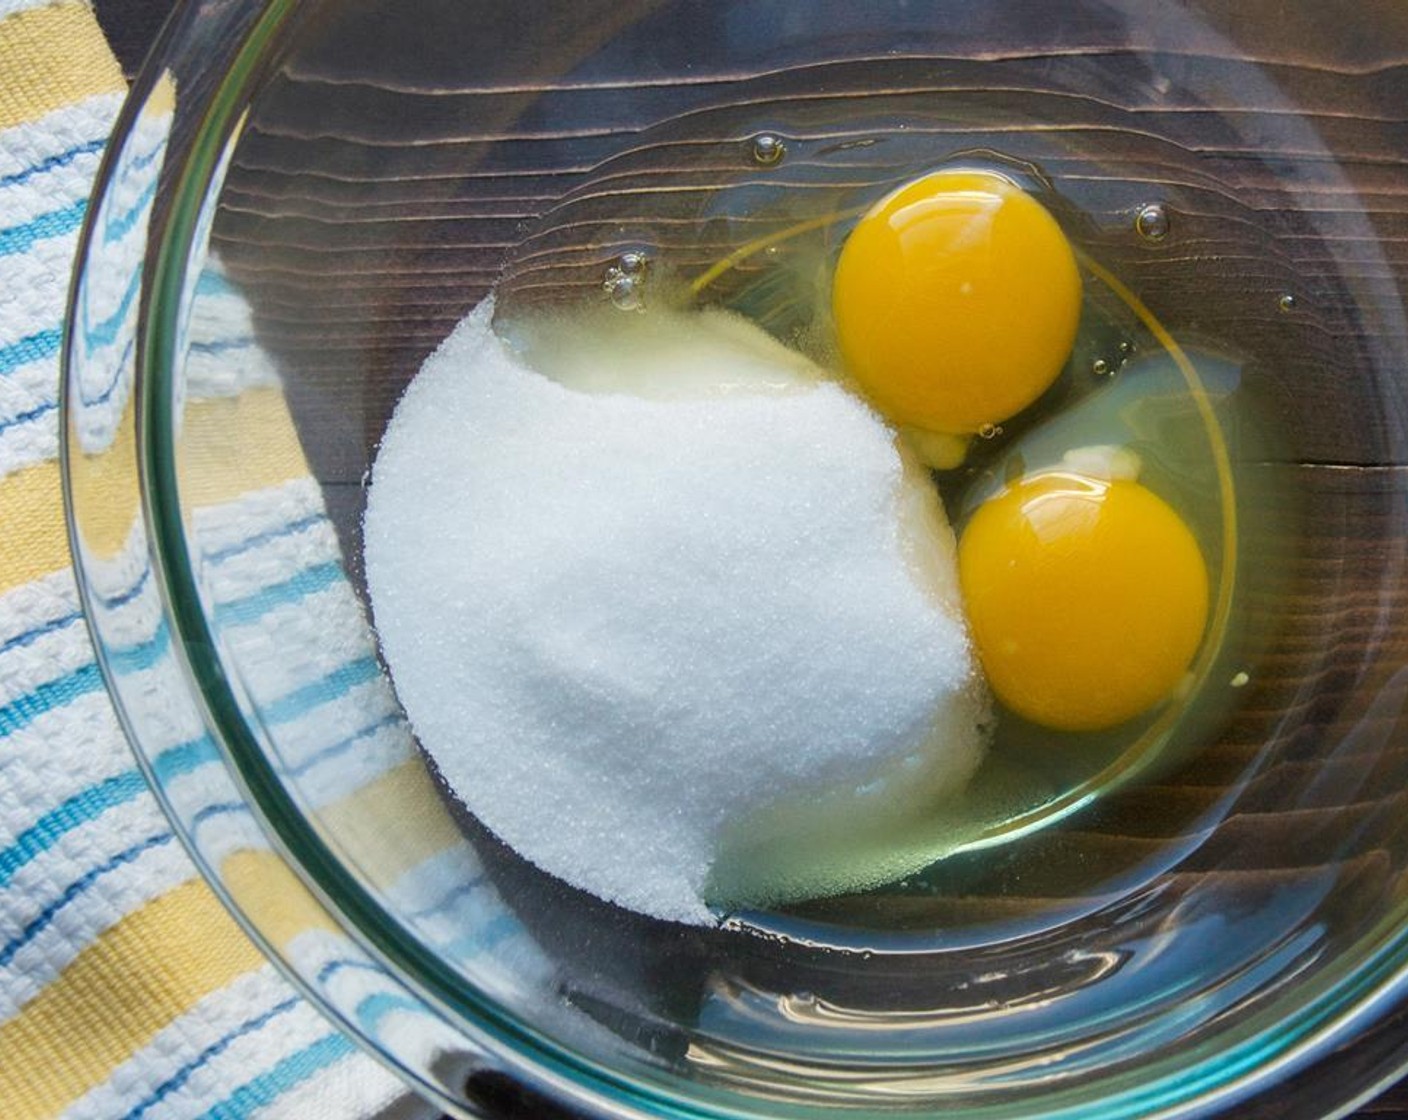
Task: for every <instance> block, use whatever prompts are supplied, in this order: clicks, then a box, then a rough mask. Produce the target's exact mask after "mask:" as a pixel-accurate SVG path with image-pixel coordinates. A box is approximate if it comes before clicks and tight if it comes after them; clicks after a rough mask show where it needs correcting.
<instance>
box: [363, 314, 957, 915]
mask: <svg viewBox="0 0 1408 1120" xmlns="http://www.w3.org/2000/svg"><path fill="white" fill-rule="evenodd" d="M491 315H492V306H491V304H489V303H487V302H486V303H485V304H483V305H481V306H480V307H479V308H478V309H476V310H475V311H474V312H473V313H472V314H471V315H470V316H469V317H468V318H467V319H466V320H465V321H464V322H463V323H461V324H460V325H459V327H457V328H456V330H455V331H454V333H453V334H452V335H451V336H450V338H449V339H448V340H446V342H445V343H444V345H443V346H441V348H440V349H439V350H438V351H437V352H436V353H435V354H434V355H433V356H432V357H431V358H430V359H429V360H428V361H427V362H426V364H425V366H424V368H423V369H422V371H421V372H420V374H419V376H418V377H417V378H416V379H415V381H414V382H413V383H412V385H411V386H410V388H409V389H408V390H407V392H406V394H405V397H404V398H403V399H402V401H401V402H400V404H399V405H398V407H397V409H396V413H395V416H394V418H393V420H392V422H391V424H390V427H389V428H388V429H387V432H386V435H385V439H384V440H383V443H382V446H381V449H380V452H379V454H378V457H377V460H376V465H375V469H374V473H373V478H372V486H371V491H370V494H369V496H368V503H367V512H366V519H365V531H366V534H365V535H366V571H367V581H368V585H369V588H370V592H371V599H372V606H373V611H374V614H375V621H376V625H377V629H378V632H379V634H380V637H381V641H382V643H383V649H384V652H385V656H386V658H387V661H388V663H389V665H390V667H391V671H392V675H393V678H394V680H395V684H396V688H397V691H398V693H399V695H400V698H401V701H402V702H403V704H404V705H405V708H406V711H407V713H408V715H409V717H410V719H411V722H412V724H413V726H414V728H415V731H416V733H417V735H418V736H419V738H420V741H421V743H422V744H423V746H424V747H425V749H426V750H427V751H428V752H429V754H430V755H431V756H432V757H433V758H434V759H435V761H436V764H437V765H438V767H439V769H440V771H441V773H442V774H443V776H444V778H445V779H446V781H447V782H448V783H449V785H450V786H451V788H452V789H453V790H454V792H455V795H456V796H457V797H459V798H460V799H461V800H462V801H463V802H464V804H465V806H466V807H467V808H468V809H469V811H470V812H472V813H473V814H474V815H475V816H476V817H477V818H478V819H479V820H480V821H481V822H483V824H485V825H486V826H487V827H488V828H490V829H491V830H492V831H493V832H495V833H496V834H497V835H498V836H499V837H500V838H501V839H502V840H503V841H504V842H505V843H507V844H508V845H509V846H510V847H512V848H513V849H514V850H515V851H517V852H518V853H519V854H520V855H522V856H523V857H525V858H526V859H528V860H530V861H532V862H533V863H535V864H536V865H538V866H539V867H541V868H542V869H543V870H545V871H547V872H549V873H551V874H553V875H555V876H558V877H559V878H561V879H564V880H566V881H567V882H569V883H571V884H573V885H575V886H577V887H580V888H582V889H584V890H587V891H590V892H591V893H592V894H595V895H597V896H599V897H601V898H603V899H608V900H610V901H613V902H616V903H619V904H620V905H622V906H626V907H629V908H630V909H632V910H636V911H639V912H641V913H645V914H650V915H655V916H657V917H660V918H666V919H674V920H679V921H685V922H693V923H701V924H702V923H712V922H714V921H715V920H716V917H715V915H714V913H713V912H711V910H710V909H709V907H708V905H706V899H707V901H709V902H723V903H750V902H751V903H768V902H775V901H778V900H781V899H786V898H790V897H798V896H801V895H804V894H807V893H811V894H825V893H828V892H834V891H837V890H845V889H853V888H855V887H858V886H870V885H875V884H876V883H878V882H880V881H883V880H884V879H886V878H889V877H891V876H892V875H893V874H895V873H898V874H903V873H905V872H907V871H909V870H914V868H912V867H899V868H896V867H894V866H885V860H884V859H883V858H878V859H877V858H872V857H871V856H867V857H866V858H864V859H846V858H837V857H838V855H839V856H844V849H845V844H846V842H847V841H846V834H847V833H848V832H849V833H851V834H852V835H853V836H854V838H855V843H856V844H859V845H860V846H862V847H865V846H866V845H869V847H870V849H871V851H872V852H878V851H880V850H881V849H882V848H883V847H884V843H883V839H884V836H885V835H886V834H887V830H896V829H901V828H904V827H907V826H908V825H909V824H912V822H913V820H914V818H915V816H916V814H920V813H923V812H932V811H933V807H934V806H935V805H936V804H938V803H939V802H940V801H941V799H942V797H943V796H944V795H946V794H951V793H952V792H953V791H954V790H957V789H960V788H961V787H962V785H963V784H964V783H965V782H966V781H967V779H968V777H969V776H970V774H971V773H972V771H973V769H974V768H975V767H976V765H977V763H978V761H979V759H980V757H981V752H982V740H981V735H980V732H979V728H978V725H979V723H980V722H981V721H982V719H983V716H984V708H983V703H982V699H981V695H980V693H981V690H980V689H979V688H976V687H975V685H974V668H973V663H972V659H971V657H970V654H969V649H968V645H967V641H966V637H965V631H964V626H963V622H962V618H961V613H960V611H959V607H958V598H957V591H956V578H955V576H954V555H953V554H954V543H953V536H952V532H951V531H950V529H949V527H948V525H947V522H946V521H945V520H944V515H943V513H942V510H941V508H940V507H939V505H938V501H937V498H936V495H935V493H934V490H933V486H932V484H931V483H930V482H929V480H928V478H927V476H925V475H924V474H923V473H922V472H919V471H916V470H913V469H911V468H909V467H907V466H906V464H905V462H904V461H903V460H902V458H901V455H900V453H899V452H898V451H897V450H896V446H895V442H894V438H893V434H892V433H891V431H890V430H889V429H888V428H887V427H886V426H885V425H884V424H883V423H882V422H881V421H880V420H879V419H878V418H877V417H876V416H875V415H874V414H873V413H872V412H871V411H870V410H869V409H868V408H867V407H866V406H865V405H864V404H863V403H861V402H860V401H859V400H858V399H856V398H855V397H854V396H852V395H851V394H849V393H848V392H846V391H845V390H844V389H842V388H841V387H839V386H837V385H835V384H831V383H828V382H825V381H822V380H820V375H819V373H817V371H815V370H814V369H813V368H812V367H810V365H809V363H807V362H806V360H805V359H802V358H800V357H799V356H798V355H796V354H794V353H792V352H790V351H788V350H786V349H785V348H783V347H782V346H781V345H779V344H778V343H776V342H774V341H773V340H772V339H771V338H769V337H768V336H767V335H765V334H764V333H763V332H762V331H760V330H758V329H757V328H755V327H752V326H751V325H749V324H747V323H746V322H744V321H742V320H739V319H736V318H733V317H731V316H726V315H723V314H721V313H696V314H691V315H684V314H661V313H654V312H652V313H651V316H638V315H622V314H617V315H615V317H614V318H613V319H612V320H611V321H610V322H609V323H607V324H606V325H604V326H603V325H600V324H598V325H597V326H593V325H592V322H593V321H591V320H583V322H582V323H581V324H579V325H577V326H575V327H572V326H569V327H566V328H561V327H559V328H553V329H550V330H544V331H543V332H541V333H540V335H538V336H536V342H534V336H533V335H532V332H531V331H530V332H529V334H528V336H527V337H528V339H529V341H530V342H532V343H533V344H532V345H530V346H529V347H528V349H527V352H529V353H531V354H533V356H534V358H533V360H534V364H535V365H536V366H538V367H539V368H543V369H548V370H557V371H558V372H559V376H560V377H561V378H562V381H561V382H559V381H554V380H550V379H548V378H547V377H545V376H542V375H541V374H539V373H536V372H533V371H532V370H530V369H528V368H527V367H526V366H525V365H524V364H523V363H522V361H521V360H520V359H519V358H518V357H517V356H516V354H515V353H514V352H511V351H510V350H509V349H508V348H506V346H505V345H504V344H503V343H502V342H501V341H500V340H499V339H498V338H497V337H496V336H495V335H494V334H493V333H492V331H491V330H490V319H491ZM574 339H575V342H574ZM613 355H616V356H618V358H619V359H620V360H619V362H617V363H616V366H613V361H612V358H613ZM596 367H599V368H596ZM616 367H619V368H616ZM672 375H674V376H672ZM642 379H648V381H649V384H650V386H651V387H650V389H649V390H648V391H645V390H644V389H641V386H642V385H643V381H642ZM569 385H570V386H572V387H568V386H569ZM672 386H674V387H675V388H671V387H672ZM636 389H641V391H635V390H636ZM676 389H677V390H678V391H676ZM838 836H839V837H840V843H839V844H838V839H837V838H838ZM828 844H829V845H830V847H828ZM721 852H724V853H725V855H724V856H723V857H720V853H721ZM728 853H742V854H735V855H733V856H730V855H728ZM730 858H732V859H739V860H743V861H745V862H746V864H747V866H746V867H745V868H742V870H741V873H739V874H733V873H731V872H730V871H729V869H728V868H727V867H725V866H723V864H724V862H725V861H726V860H727V859H730ZM716 859H718V860H719V863H720V866H718V867H715V863H716ZM809 859H810V860H811V863H810V864H808V860H809Z"/></svg>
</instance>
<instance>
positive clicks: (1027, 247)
mask: <svg viewBox="0 0 1408 1120" xmlns="http://www.w3.org/2000/svg"><path fill="white" fill-rule="evenodd" d="M831 303H832V315H833V317H834V319H835V324H836V335H837V341H838V343H839V345H840V348H841V356H842V358H843V359H844V361H845V363H846V366H847V368H848V369H849V371H850V372H851V374H852V375H853V376H854V377H855V379H856V380H857V382H859V384H860V386H861V388H862V389H863V390H864V391H865V392H866V394H867V395H868V396H869V397H870V398H871V400H872V401H873V402H874V404H875V406H876V407H877V408H878V409H879V410H880V411H881V412H882V413H884V414H885V415H886V416H887V417H888V418H889V419H891V420H893V421H895V422H897V423H900V424H907V425H911V426H913V427H915V428H919V429H922V430H925V431H930V432H943V433H949V434H954V435H969V434H972V433H974V432H977V431H979V430H981V429H982V428H983V427H984V426H985V425H988V424H996V423H998V422H999V421H1001V420H1005V419H1006V418H1007V417H1009V416H1011V415H1013V414H1014V413H1017V412H1020V411H1021V410H1022V409H1023V408H1025V407H1026V406H1027V405H1029V404H1031V403H1032V402H1033V401H1034V400H1036V399H1037V397H1039V396H1040V395H1041V394H1042V392H1044V391H1045V390H1046V388H1047V387H1048V386H1049V385H1050V384H1051V382H1052V381H1054V380H1055V379H1056V375H1057V374H1058V373H1060V371H1061V367H1062V366H1063V365H1064V364H1065V362H1066V358H1067V357H1068V356H1069V354H1070V352H1071V347H1072V345H1073V344H1074V342H1075V337H1076V328H1077V326H1078V324H1079V320H1080V304H1081V283H1080V273H1079V271H1078V270H1077V268H1076V262H1075V256H1074V254H1073V253H1072V252H1071V247H1070V245H1069V243H1068V242H1067V241H1066V237H1065V235H1064V234H1063V233H1062V232H1061V228H1060V226H1058V225H1057V224H1056V220H1055V219H1054V218H1052V216H1051V215H1050V214H1049V213H1048V212H1047V211H1046V209H1045V208H1044V207H1043V206H1042V205H1041V204H1040V203H1039V202H1037V201H1036V199H1034V198H1032V197H1031V196H1030V195H1028V194H1026V193H1025V192H1024V191H1023V190H1022V189H1021V188H1020V187H1018V186H1017V185H1016V184H1015V183H1013V182H1011V181H1009V180H1008V179H1005V178H1003V177H1002V176H1000V175H996V174H993V173H991V172H987V171H960V170H950V171H938V172H935V173H933V174H931V175H926V176H924V177H923V178H922V179H916V180H915V181H914V182H912V183H909V184H907V185H906V186H904V187H901V188H900V189H899V190H897V191H895V192H894V193H893V194H891V195H889V196H888V197H887V198H885V199H882V200H881V201H880V202H879V203H878V204H877V205H876V206H875V207H874V208H873V209H871V210H870V211H869V212H868V213H867V214H866V215H865V216H864V217H862V218H861V219H860V221H859V223H858V224H857V225H856V227H855V229H854V230H853V231H852V232H851V234H850V236H849V237H848V238H847V240H846V243H845V245H844V246H843V247H842V249H841V256H840V259H839V260H838V262H837V265H836V274H835V277H834V279H833V283H832V293H831Z"/></svg>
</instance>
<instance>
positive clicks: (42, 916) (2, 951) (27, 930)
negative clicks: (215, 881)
mask: <svg viewBox="0 0 1408 1120" xmlns="http://www.w3.org/2000/svg"><path fill="white" fill-rule="evenodd" d="M172 839H173V837H172V835H171V833H169V832H158V833H156V834H155V835H153V836H148V837H147V838H146V839H145V840H143V841H141V842H140V843H137V844H133V845H132V847H130V848H127V849H125V850H124V851H121V852H118V853H117V855H115V856H113V857H112V858H111V859H110V860H108V861H107V862H106V863H102V864H99V865H98V866H97V867H94V868H92V869H91V870H89V871H86V872H84V873H83V874H82V875H81V876H79V877H78V878H77V879H75V880H74V881H73V882H72V883H70V884H69V885H68V886H67V887H66V888H64V892H63V894H61V895H59V897H58V898H56V899H55V900H54V901H53V902H51V903H49V905H48V906H46V907H45V908H44V909H43V910H41V911H40V912H39V914H38V915H37V916H36V917H35V918H34V920H33V921H31V922H30V923H29V924H28V925H27V926H25V927H24V929H22V930H20V932H19V933H18V934H16V935H15V936H14V937H12V938H10V940H9V941H7V942H6V943H5V945H4V947H3V948H0V968H4V967H5V966H7V965H8V964H9V963H10V962H11V961H12V960H14V958H15V954H16V953H18V952H19V951H20V950H21V949H23V948H24V947H25V946H26V945H28V944H29V943H30V942H31V941H33V940H34V939H35V938H36V937H37V936H39V934H40V933H41V932H43V930H44V928H45V927H46V926H48V925H49V924H50V923H51V922H52V921H53V920H54V918H55V917H56V916H57V915H58V913H59V911H60V910H62V909H63V908H64V907H65V906H67V905H68V904H69V903H70V902H72V901H73V900H74V899H75V898H78V897H79V896H80V895H82V894H83V893H84V892H85V891H87V890H88V888H89V887H91V886H92V885H93V884H94V883H96V882H97V881H98V880H99V879H101V878H102V877H103V876H104V875H106V874H108V873H109V872H111V871H115V870H117V869H118V868H119V867H121V866H122V865H123V864H126V863H131V862H132V861H133V860H135V859H136V858H137V857H138V856H140V855H142V853H143V852H146V851H149V850H150V849H152V848H159V847H161V846H162V845H163V844H169V843H171V841H172Z"/></svg>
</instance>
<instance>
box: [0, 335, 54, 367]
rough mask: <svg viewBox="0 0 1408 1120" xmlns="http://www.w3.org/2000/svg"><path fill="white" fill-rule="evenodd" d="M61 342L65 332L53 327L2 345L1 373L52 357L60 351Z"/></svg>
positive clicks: (0, 349) (0, 357)
mask: <svg viewBox="0 0 1408 1120" xmlns="http://www.w3.org/2000/svg"><path fill="white" fill-rule="evenodd" d="M61 342H63V332H62V331H61V330H59V328H58V327H53V328H51V329H49V330H43V331H35V333H34V334H31V335H26V336H25V337H24V338H22V339H20V340H19V341H18V342H11V343H9V344H8V345H6V346H0V375H3V374H7V373H13V372H14V371H15V370H17V369H19V368H20V366H25V365H28V364H29V363H30V362H37V361H40V360H41V359H43V358H52V357H53V356H54V355H55V354H57V353H58V352H59V344H60V343H61Z"/></svg>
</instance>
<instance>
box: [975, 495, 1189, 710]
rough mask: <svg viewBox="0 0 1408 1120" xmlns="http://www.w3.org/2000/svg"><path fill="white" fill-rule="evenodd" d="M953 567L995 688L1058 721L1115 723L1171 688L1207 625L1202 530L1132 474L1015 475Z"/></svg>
mask: <svg viewBox="0 0 1408 1120" xmlns="http://www.w3.org/2000/svg"><path fill="white" fill-rule="evenodd" d="M958 573H959V581H960V584H961V586H962V589H963V596H964V602H965V605H966V607H967V611H968V621H969V626H970V628H971V633H972V637H973V642H974V645H975V646H976V648H977V650H978V656H979V659H980V660H981V662H982V666H983V669H984V671H985V672H986V674H987V679H988V683H989V685H990V686H991V687H992V691H993V694H994V695H995V696H996V697H997V699H998V700H1000V701H1001V702H1002V703H1003V704H1004V705H1006V706H1007V707H1008V708H1009V709H1011V710H1012V711H1013V712H1015V713H1017V714H1018V715H1020V716H1023V717H1025V718H1026V719H1029V720H1032V721H1033V722H1035V723H1038V724H1041V725H1043V726H1045V727H1050V728H1055V729H1058V730H1063V731H1097V730H1101V729H1103V728H1107V727H1113V726H1114V725H1116V724H1119V723H1123V722H1125V721H1126V720H1129V719H1132V718H1134V717H1135V716H1138V715H1141V714H1142V713H1144V712H1147V711H1148V710H1149V709H1151V708H1152V707H1154V706H1155V705H1156V704H1159V703H1160V702H1161V701H1164V700H1166V699H1167V698H1168V697H1169V696H1170V695H1171V694H1172V693H1173V692H1174V690H1175V689H1176V688H1177V687H1178V685H1179V683H1180V681H1181V680H1182V679H1183V677H1184V674H1185V673H1186V672H1187V670H1188V666H1189V664H1190V663H1191V662H1192V660H1193V657H1194V655H1195V654H1196V653H1197V650H1198V646H1199V643H1200V642H1201V641H1202V636H1203V630H1204V627H1205V626H1206V624H1207V614H1208V574H1207V567H1206V565H1205V563H1204V561H1203V556H1202V553H1201V551H1200V549H1199V547H1198V542H1197V540H1196V539H1195V538H1194V536H1193V533H1192V531H1191V530H1190V529H1189V528H1188V526H1187V525H1186V524H1185V523H1184V522H1183V520H1182V518H1180V517H1179V515H1178V514H1177V513H1176V512H1174V510H1173V508H1172V507H1171V506H1169V504H1168V503H1167V502H1165V501H1164V500H1163V499H1162V498H1160V497H1159V496H1158V495H1157V494H1155V493H1154V492H1153V491H1151V490H1149V489H1148V488H1147V487H1145V486H1143V485H1141V484H1140V483H1138V482H1135V481H1132V480H1129V479H1123V478H1116V479H1103V478H1098V477H1093V476H1087V475H1083V474H1079V473H1075V472H1065V471H1053V472H1050V473H1045V474H1039V475H1036V476H1033V477H1028V478H1025V479H1022V480H1020V481H1018V482H1017V483H1015V484H1013V485H1011V486H1009V487H1008V488H1007V489H1005V490H1003V491H1002V492H1001V493H999V494H998V495H997V496H995V497H993V498H991V499H990V500H988V501H987V502H985V503H984V504H983V505H982V506H980V507H979V508H978V510H977V512H976V513H974V515H973V517H972V519H971V520H970V521H969V522H968V524H967V526H966V527H965V528H964V530H963V534H962V537H961V538H960V540H959V546H958Z"/></svg>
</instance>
